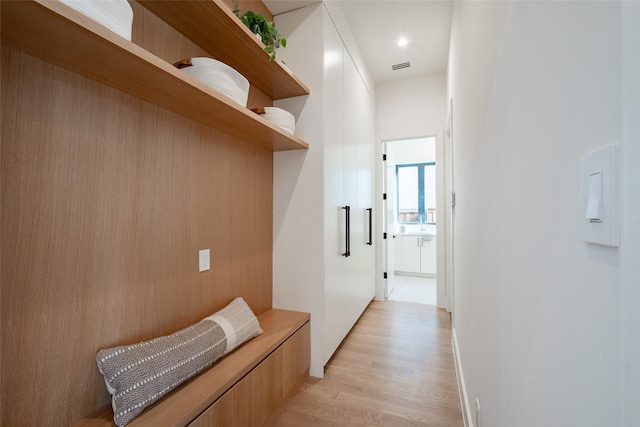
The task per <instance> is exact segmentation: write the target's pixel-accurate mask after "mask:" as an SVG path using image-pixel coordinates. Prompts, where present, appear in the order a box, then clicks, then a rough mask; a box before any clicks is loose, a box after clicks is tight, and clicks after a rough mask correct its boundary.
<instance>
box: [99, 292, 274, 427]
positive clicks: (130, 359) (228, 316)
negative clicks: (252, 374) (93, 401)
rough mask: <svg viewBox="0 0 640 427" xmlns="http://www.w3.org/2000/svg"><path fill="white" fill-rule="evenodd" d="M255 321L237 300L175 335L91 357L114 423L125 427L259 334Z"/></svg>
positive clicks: (242, 302)
mask: <svg viewBox="0 0 640 427" xmlns="http://www.w3.org/2000/svg"><path fill="white" fill-rule="evenodd" d="M261 333H262V329H260V325H259V323H258V319H257V318H256V316H255V315H254V314H253V312H252V311H251V309H250V308H249V306H248V305H247V303H246V302H245V301H244V300H243V299H242V298H236V299H235V300H233V301H232V302H231V303H230V304H229V305H228V306H226V307H225V308H223V309H222V310H220V311H218V312H216V313H214V314H213V315H211V316H209V317H207V318H205V319H203V320H201V321H200V322H198V323H196V324H194V325H191V326H189V327H188V328H185V329H182V330H180V331H178V332H176V333H174V334H171V335H168V336H164V337H160V338H156V339H154V340H151V341H145V342H141V343H138V344H133V345H129V346H120V347H114V348H110V349H104V350H100V351H99V352H98V354H97V356H96V360H97V362H98V368H99V369H100V372H101V373H102V374H103V375H104V379H105V383H106V384H107V389H108V390H109V393H111V394H112V395H113V396H112V400H111V403H112V406H113V414H114V417H113V419H114V421H115V423H116V424H117V425H119V426H124V425H126V424H127V423H128V422H129V421H131V420H132V419H133V418H134V417H136V416H137V415H138V414H139V413H140V412H142V411H143V410H144V408H146V407H147V406H149V405H151V404H152V403H154V402H155V401H157V400H158V399H160V398H161V397H163V396H164V395H165V394H167V393H168V392H169V391H171V390H172V389H174V388H175V387H177V386H178V385H180V384H181V383H183V382H184V381H186V380H188V379H189V378H191V377H193V376H194V375H196V374H198V373H199V372H201V371H203V370H204V369H206V368H208V367H210V366H211V365H212V364H213V363H214V362H215V361H217V360H218V359H219V358H220V357H222V356H224V355H225V354H227V353H229V352H230V351H232V350H233V349H235V348H236V347H238V346H239V345H240V344H242V343H244V342H245V341H247V340H249V339H251V338H253V337H255V336H257V335H260V334H261Z"/></svg>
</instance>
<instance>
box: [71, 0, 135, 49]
mask: <svg viewBox="0 0 640 427" xmlns="http://www.w3.org/2000/svg"><path fill="white" fill-rule="evenodd" d="M60 1H61V2H62V3H64V4H66V5H67V6H69V7H70V8H72V9H74V10H76V11H77V12H80V13H81V14H83V15H84V16H86V17H87V18H89V19H91V20H92V21H95V22H97V23H98V24H100V25H102V26H104V27H106V28H108V29H109V30H111V31H113V32H114V33H116V34H118V35H119V36H121V37H124V38H125V39H127V40H129V41H131V28H132V26H133V9H131V6H130V5H129V2H128V1H127V0H108V1H107V0H60Z"/></svg>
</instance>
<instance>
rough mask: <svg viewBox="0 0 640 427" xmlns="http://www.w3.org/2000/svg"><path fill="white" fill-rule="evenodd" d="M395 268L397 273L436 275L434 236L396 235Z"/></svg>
mask: <svg viewBox="0 0 640 427" xmlns="http://www.w3.org/2000/svg"><path fill="white" fill-rule="evenodd" d="M395 251H396V252H395V255H396V258H395V269H396V271H397V272H399V273H410V274H420V275H426V276H433V277H435V275H436V236H433V235H429V234H425V235H412V234H405V235H397V238H396V243H395Z"/></svg>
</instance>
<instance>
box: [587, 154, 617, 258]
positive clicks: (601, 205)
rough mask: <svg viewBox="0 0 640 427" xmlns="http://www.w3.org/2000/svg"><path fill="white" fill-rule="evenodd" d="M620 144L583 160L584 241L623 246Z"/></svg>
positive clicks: (588, 155)
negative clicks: (621, 230)
mask: <svg viewBox="0 0 640 427" xmlns="http://www.w3.org/2000/svg"><path fill="white" fill-rule="evenodd" d="M619 161H620V160H619V147H618V145H610V146H608V147H605V148H603V149H601V150H598V151H594V152H593V153H589V154H585V155H584V156H582V159H581V160H580V206H581V222H582V240H584V241H585V242H589V243H596V244H598V245H605V246H614V247H618V246H620V207H619V204H620V200H619V198H620V193H619V185H620V178H619V175H618V174H619Z"/></svg>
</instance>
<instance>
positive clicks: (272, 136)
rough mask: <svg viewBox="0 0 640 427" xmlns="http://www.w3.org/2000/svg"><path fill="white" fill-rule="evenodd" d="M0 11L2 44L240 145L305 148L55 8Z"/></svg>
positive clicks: (29, 4)
mask: <svg viewBox="0 0 640 427" xmlns="http://www.w3.org/2000/svg"><path fill="white" fill-rule="evenodd" d="M1 7H2V43H3V44H6V45H8V46H11V47H12V48H15V49H18V50H21V51H23V52H26V53H28V54H29V55H33V56H35V57H38V58H41V59H44V60H45V61H47V62H50V63H52V64H55V65H58V66H60V67H63V68H66V69H69V70H72V71H73V72H76V73H79V74H82V75H83V76H86V77H89V78H90V79H93V80H96V81H98V82H101V83H104V84H106V85H109V86H111V87H113V88H116V89H118V90H120V91H123V92H125V93H128V94H130V95H133V96H135V97H137V98H139V99H142V100H144V101H147V102H150V103H152V104H154V105H158V106H160V107H162V108H164V109H167V110H169V111H172V112H175V113H177V114H180V115H183V116H185V117H188V118H190V119H192V120H195V121H197V122H199V123H202V124H205V125H207V126H209V127H212V128H215V129H217V130H221V131H223V132H225V133H228V134H230V135H232V136H234V137H237V138H240V139H242V140H243V141H247V142H250V143H252V144H255V145H258V146H261V147H266V148H269V149H271V150H273V151H281V150H294V149H301V148H302V149H304V148H308V144H307V143H306V142H304V141H302V140H301V139H300V138H297V137H295V136H294V135H291V134H290V133H288V132H285V131H283V130H282V129H280V128H279V127H277V126H275V125H273V124H271V123H269V122H268V121H266V120H264V119H263V118H262V117H259V116H257V115H255V114H254V113H252V112H251V111H249V110H248V109H247V108H244V107H243V106H241V105H239V104H237V103H236V102H234V101H232V100H231V99H229V98H227V97H226V96H224V95H222V94H220V93H219V92H217V91H215V90H213V89H211V88H209V87H208V86H206V85H205V84H203V83H201V82H199V81H198V80H196V79H195V78H193V77H191V76H189V75H187V74H186V73H184V72H182V71H180V70H178V69H177V68H175V67H173V66H172V65H171V64H169V63H167V62H166V61H165V60H163V59H161V58H160V57H158V56H156V55H154V54H152V53H151V52H149V51H147V50H145V49H143V48H141V47H140V46H138V45H136V44H135V43H132V42H129V41H127V40H125V39H123V38H122V37H120V36H118V35H116V34H114V33H112V32H111V31H109V30H107V29H106V28H104V27H102V26H101V25H99V24H96V23H94V22H93V21H91V20H90V19H89V18H87V17H85V16H83V15H81V14H80V13H78V12H76V11H75V10H73V9H71V8H70V7H68V6H66V5H64V4H62V3H60V2H44V1H43V2H39V1H11V2H2V4H1ZM223 8H224V9H225V10H226V7H223ZM134 22H135V20H134ZM134 25H137V24H134ZM136 33H137V31H136ZM182 58H184V57H182ZM182 58H180V59H182Z"/></svg>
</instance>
